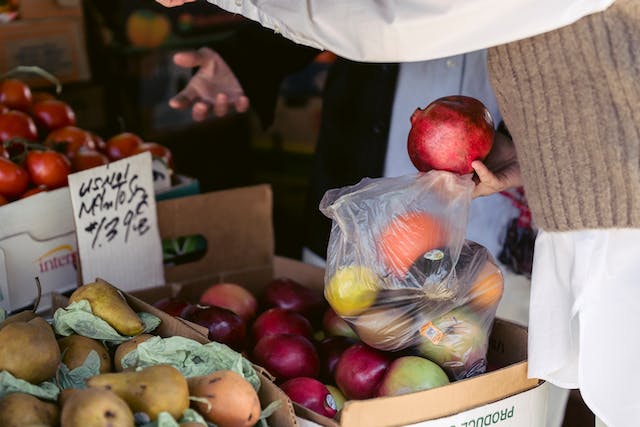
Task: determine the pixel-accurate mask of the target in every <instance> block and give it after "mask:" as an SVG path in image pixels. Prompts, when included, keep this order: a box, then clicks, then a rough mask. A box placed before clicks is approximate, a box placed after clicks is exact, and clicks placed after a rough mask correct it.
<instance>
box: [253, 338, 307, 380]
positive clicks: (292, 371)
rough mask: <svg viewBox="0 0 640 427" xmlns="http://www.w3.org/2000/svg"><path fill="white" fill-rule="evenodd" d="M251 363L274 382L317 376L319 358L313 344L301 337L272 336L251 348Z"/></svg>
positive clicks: (262, 339)
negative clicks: (269, 374) (268, 373)
mask: <svg viewBox="0 0 640 427" xmlns="http://www.w3.org/2000/svg"><path fill="white" fill-rule="evenodd" d="M253 361H254V362H255V363H257V364H258V365H260V366H262V367H263V368H265V369H266V370H267V371H269V372H270V373H271V374H272V375H273V376H274V377H276V380H278V381H286V380H288V379H290V378H296V377H312V378H315V377H317V376H318V372H319V371H320V358H319V357H318V352H317V351H316V348H315V347H314V346H313V343H312V342H311V341H310V340H309V339H307V338H305V337H303V336H302V335H292V334H274V335H266V336H264V337H263V338H261V339H260V341H258V342H257V343H256V345H255V347H254V348H253Z"/></svg>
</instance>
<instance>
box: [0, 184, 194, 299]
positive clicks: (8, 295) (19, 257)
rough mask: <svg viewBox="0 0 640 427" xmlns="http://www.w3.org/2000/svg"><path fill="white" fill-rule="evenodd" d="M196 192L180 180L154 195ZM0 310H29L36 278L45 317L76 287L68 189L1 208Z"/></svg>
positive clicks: (160, 198)
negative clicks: (56, 297) (57, 298)
mask: <svg viewBox="0 0 640 427" xmlns="http://www.w3.org/2000/svg"><path fill="white" fill-rule="evenodd" d="M198 191H199V186H198V181H197V180H195V179H192V178H188V177H184V176H179V177H178V180H177V183H176V185H174V186H172V187H170V188H168V189H166V190H163V191H157V192H156V199H157V200H165V199H169V198H172V197H182V196H185V195H191V194H195V193H197V192H198ZM0 217H1V218H2V221H0V308H4V309H5V310H8V311H13V310H17V309H20V308H24V307H27V306H29V305H31V304H33V301H34V299H35V296H36V294H37V288H36V284H35V278H36V277H38V278H39V280H40V284H41V286H42V300H41V301H40V305H39V309H40V310H42V311H46V310H47V309H48V308H49V307H50V305H51V300H50V293H51V292H54V291H56V292H65V291H69V290H71V289H74V288H75V287H76V286H77V285H78V281H79V273H78V258H77V257H78V245H77V242H76V233H75V231H76V229H75V224H74V221H73V211H72V207H71V195H70V193H69V189H68V188H67V187H65V188H59V189H57V190H53V191H47V192H42V193H38V194H35V195H33V196H31V197H27V198H26V199H22V200H17V201H14V202H11V203H8V204H6V205H4V206H2V207H0Z"/></svg>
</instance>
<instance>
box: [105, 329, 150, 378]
mask: <svg viewBox="0 0 640 427" xmlns="http://www.w3.org/2000/svg"><path fill="white" fill-rule="evenodd" d="M153 337H154V335H150V334H140V335H138V336H137V337H133V338H131V339H130V340H129V341H125V342H123V343H122V344H120V345H119V346H118V347H116V351H115V353H114V354H113V367H114V370H115V371H116V372H121V371H122V358H123V357H125V356H126V355H127V354H129V353H130V352H132V351H133V350H135V349H136V348H138V346H139V345H140V344H141V343H143V342H145V341H146V340H148V339H149V338H153Z"/></svg>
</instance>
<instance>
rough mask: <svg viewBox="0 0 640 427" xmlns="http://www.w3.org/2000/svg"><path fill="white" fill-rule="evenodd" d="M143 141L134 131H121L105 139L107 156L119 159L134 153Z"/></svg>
mask: <svg viewBox="0 0 640 427" xmlns="http://www.w3.org/2000/svg"><path fill="white" fill-rule="evenodd" d="M143 142H144V141H142V138H140V137H139V136H138V135H136V134H135V133H131V132H122V133H119V134H117V135H114V136H112V137H111V138H109V139H108V140H107V156H108V157H109V158H110V159H111V160H120V159H124V158H125V157H129V156H131V155H132V154H134V153H135V150H137V148H138V147H139V146H140V145H142V143H143Z"/></svg>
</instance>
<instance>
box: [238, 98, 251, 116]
mask: <svg viewBox="0 0 640 427" xmlns="http://www.w3.org/2000/svg"><path fill="white" fill-rule="evenodd" d="M248 109H249V98H247V97H246V96H244V95H240V97H239V98H238V99H237V100H236V111H237V112H238V113H244V112H246V111H247V110H248Z"/></svg>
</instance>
